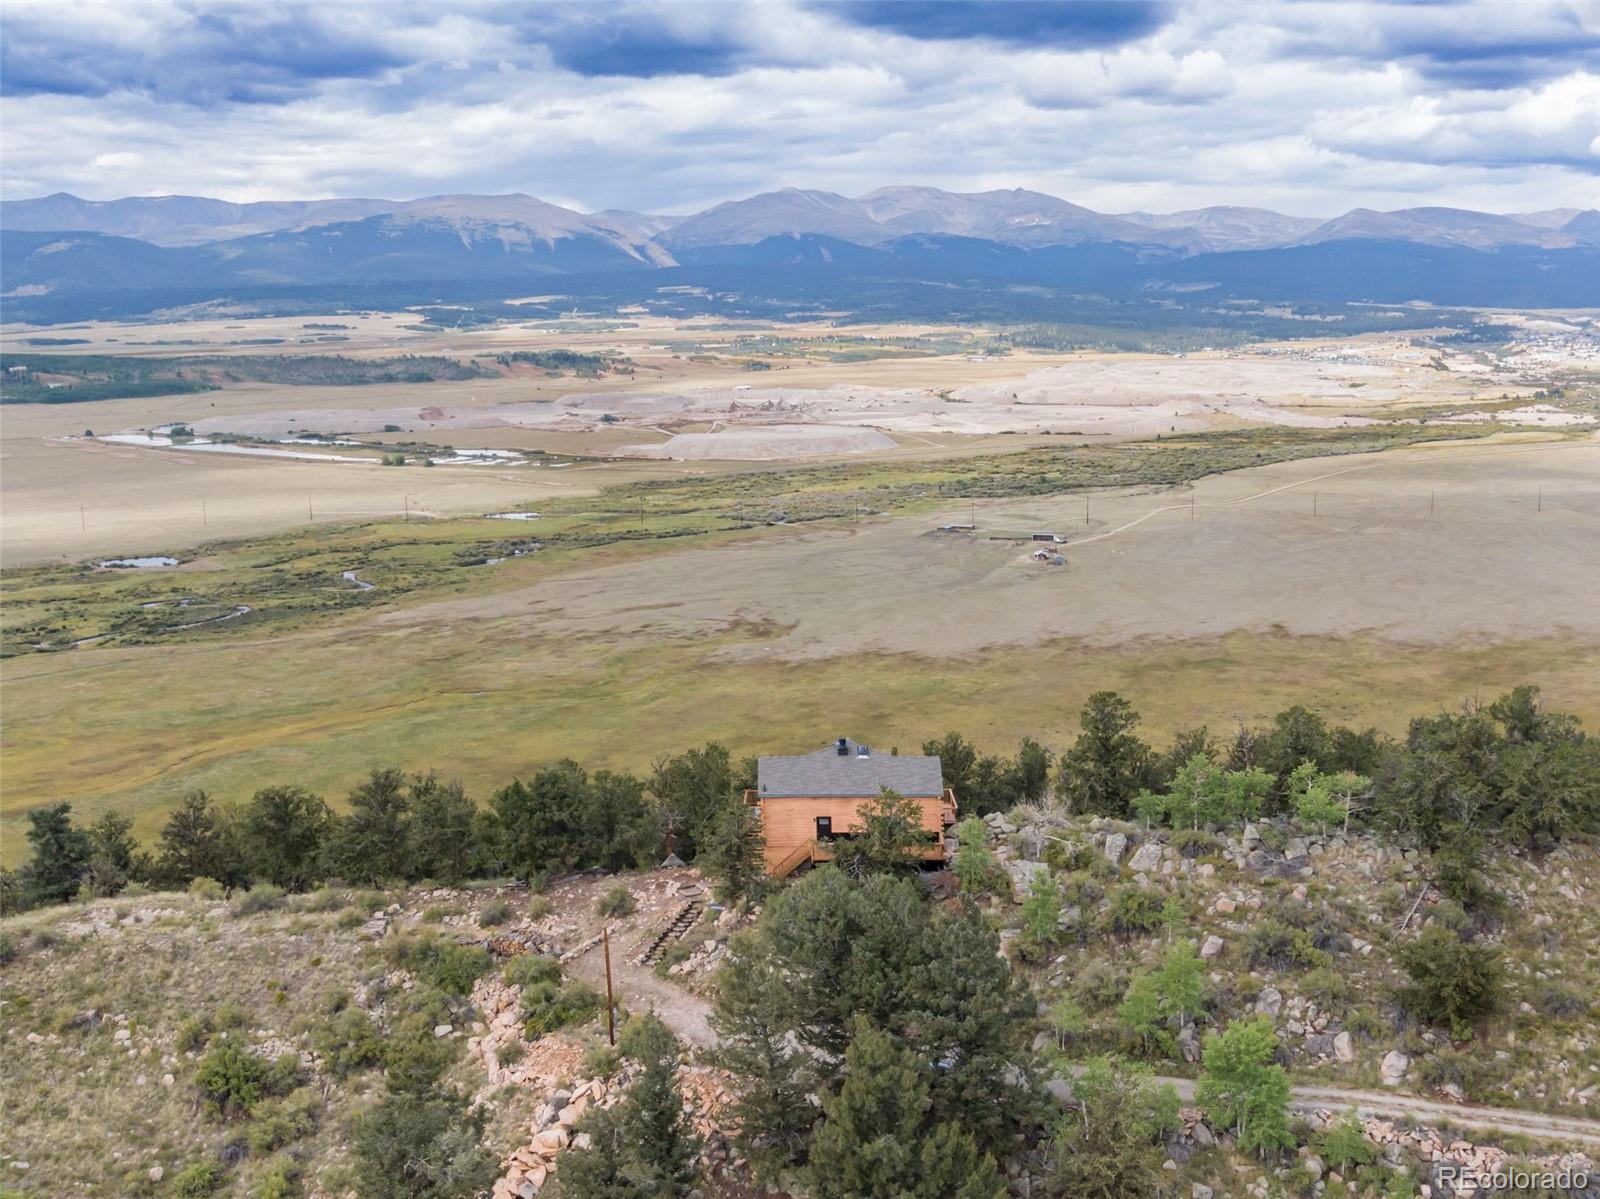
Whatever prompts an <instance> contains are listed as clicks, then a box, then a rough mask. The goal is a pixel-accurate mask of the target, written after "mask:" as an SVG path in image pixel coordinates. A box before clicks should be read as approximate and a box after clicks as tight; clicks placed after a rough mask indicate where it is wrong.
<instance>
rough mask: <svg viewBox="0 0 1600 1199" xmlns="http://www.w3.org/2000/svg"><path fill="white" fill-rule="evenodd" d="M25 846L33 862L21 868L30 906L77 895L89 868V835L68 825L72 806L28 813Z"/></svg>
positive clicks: (60, 805) (71, 824) (70, 823)
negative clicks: (31, 851)
mask: <svg viewBox="0 0 1600 1199" xmlns="http://www.w3.org/2000/svg"><path fill="white" fill-rule="evenodd" d="M28 844H29V845H30V846H32V847H33V859H32V860H31V861H30V862H29V863H28V865H27V866H26V867H25V870H26V880H27V881H26V883H25V887H26V889H27V890H28V892H29V893H30V899H31V901H32V902H34V903H65V902H66V901H67V900H69V899H71V898H72V897H73V896H74V895H76V894H77V893H78V885H79V883H80V882H81V881H82V879H83V875H84V871H86V870H87V869H88V868H89V857H90V854H91V852H92V849H93V847H92V845H91V844H90V841H89V834H88V833H86V832H84V831H83V830H82V829H80V828H75V827H74V826H73V823H72V805H71V804H69V803H58V804H52V805H50V806H49V807H43V808H34V809H33V810H31V811H30V812H29V813H28Z"/></svg>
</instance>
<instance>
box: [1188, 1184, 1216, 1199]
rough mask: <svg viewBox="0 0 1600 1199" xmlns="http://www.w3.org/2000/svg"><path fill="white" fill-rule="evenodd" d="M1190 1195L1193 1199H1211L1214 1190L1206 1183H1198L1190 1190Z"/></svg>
mask: <svg viewBox="0 0 1600 1199" xmlns="http://www.w3.org/2000/svg"><path fill="white" fill-rule="evenodd" d="M1189 1194H1190V1195H1191V1196H1192V1197H1193V1199H1211V1195H1212V1190H1211V1188H1210V1187H1208V1186H1207V1185H1206V1184H1205V1183H1203V1182H1197V1183H1195V1184H1194V1185H1193V1186H1191V1187H1190V1188H1189Z"/></svg>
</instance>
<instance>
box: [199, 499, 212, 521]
mask: <svg viewBox="0 0 1600 1199" xmlns="http://www.w3.org/2000/svg"><path fill="white" fill-rule="evenodd" d="M200 523H201V524H202V525H208V524H210V523H211V522H210V521H209V520H207V519H206V497H205V496H201V497H200Z"/></svg>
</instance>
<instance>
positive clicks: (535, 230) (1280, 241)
mask: <svg viewBox="0 0 1600 1199" xmlns="http://www.w3.org/2000/svg"><path fill="white" fill-rule="evenodd" d="M1356 243H1363V244H1364V247H1365V248H1362V247H1361V246H1358V245H1357V244H1356ZM1328 246H1331V247H1336V249H1337V252H1335V253H1332V254H1328V255H1321V256H1315V255H1313V256H1311V257H1309V258H1308V257H1307V255H1306V253H1305V252H1306V251H1307V250H1309V249H1311V248H1314V247H1328ZM1380 246H1381V247H1388V249H1387V250H1384V251H1383V252H1375V249H1374V248H1375V247H1380ZM1441 253H1442V254H1444V255H1446V257H1445V258H1441V257H1440V254H1441ZM1475 255H1476V256H1489V259H1493V261H1489V260H1486V261H1484V262H1478V261H1476V259H1475V258H1474V257H1473V256H1475ZM1386 256H1387V257H1388V258H1391V259H1393V261H1394V262H1395V264H1396V269H1395V270H1393V271H1389V272H1386V271H1384V270H1383V267H1382V264H1383V262H1384V261H1385V258H1386ZM1307 262H1317V263H1320V264H1324V265H1325V266H1330V267H1336V268H1338V270H1339V271H1340V272H1342V275H1341V278H1342V277H1343V276H1347V275H1349V274H1350V272H1349V269H1348V265H1349V263H1350V262H1359V263H1361V264H1364V265H1363V270H1365V269H1366V266H1367V265H1376V267H1377V270H1376V271H1375V272H1374V273H1372V274H1371V276H1370V280H1369V279H1368V277H1367V276H1365V275H1358V276H1357V277H1355V278H1353V279H1348V280H1347V281H1345V282H1343V283H1340V285H1339V286H1338V287H1337V288H1335V291H1336V292H1337V293H1338V294H1337V295H1333V296H1332V298H1337V299H1342V300H1345V301H1352V300H1376V301H1381V302H1386V303H1395V302H1404V301H1408V300H1423V301H1432V302H1448V303H1497V302H1498V303H1509V302H1511V301H1510V299H1509V298H1504V297H1498V296H1497V295H1495V294H1493V293H1494V288H1493V280H1494V278H1495V274H1496V270H1497V269H1500V268H1503V269H1504V270H1505V271H1506V272H1509V274H1508V275H1507V278H1508V280H1509V281H1510V282H1512V283H1513V284H1515V285H1516V286H1514V287H1512V288H1511V290H1514V291H1517V292H1518V294H1524V293H1526V294H1528V295H1532V297H1533V302H1538V303H1547V304H1550V305H1562V304H1571V303H1573V302H1574V297H1576V300H1577V301H1578V302H1584V303H1593V302H1600V295H1594V296H1592V298H1591V294H1592V292H1593V290H1594V289H1593V287H1592V286H1590V287H1589V288H1587V289H1586V288H1584V287H1583V286H1582V281H1583V280H1584V279H1593V278H1594V277H1596V271H1595V270H1594V268H1595V266H1596V264H1597V263H1600V211H1596V210H1592V209H1591V210H1579V209H1555V210H1550V211H1546V212H1536V213H1513V214H1508V215H1498V214H1493V213H1484V212H1473V211H1469V210H1465V209H1454V208H1410V209H1402V210H1399V211H1395V212H1376V211H1373V210H1370V209H1360V208H1358V209H1354V210H1352V211H1350V212H1347V213H1344V214H1342V215H1340V216H1337V217H1333V218H1331V219H1327V220H1323V219H1318V218H1310V217H1297V216H1287V215H1284V214H1282V213H1277V212H1272V211H1270V210H1267V209H1261V208H1245V207H1213V208H1201V209H1195V210H1190V211H1185V212H1176V213H1166V214H1159V213H1146V212H1127V213H1118V214H1110V213H1101V212H1096V211H1094V210H1092V209H1089V208H1085V207H1083V206H1081V205H1078V204H1073V203H1071V202H1069V201H1067V200H1063V199H1060V198H1058V197H1055V196H1050V195H1045V194H1043V193H1041V192H1034V191H1026V190H1021V189H1013V190H1000V191H987V192H977V193H957V192H948V191H942V190H940V189H938V188H931V187H886V188H881V189H879V190H877V191H873V192H869V193H867V194H866V195H863V196H857V197H854V198H851V197H847V196H841V195H837V194H834V193H832V192H825V191H812V190H802V189H797V188H785V189H783V190H780V191H773V192H764V193H761V194H759V195H755V196H751V197H749V198H748V199H743V200H734V201H729V202H727V203H724V204H718V205H716V206H714V207H712V208H708V209H706V210H705V211H703V212H697V213H693V214H690V215H686V216H663V215H652V214H646V213H635V212H622V211H605V212H594V213H583V212H577V211H575V210H573V209H570V208H564V207H561V206H559V205H556V204H551V203H547V202H546V201H543V200H539V199H536V198H534V197H532V196H526V195H520V194H517V195H500V196H475V195H447V196H433V197H428V198H425V199H418V200H406V201H389V200H376V199H363V198H349V199H325V200H290V201H274V202H263V203H250V204H235V203H230V202H227V201H223V200H215V199H209V198H206V197H198V196H156V197H128V198H124V199H120V200H108V201H92V200H83V199H80V198H79V197H77V196H72V195H68V194H66V193H58V194H56V195H52V196H45V197H42V198H39V199H31V200H8V201H4V202H0V275H3V279H0V289H3V298H4V299H5V300H6V304H7V308H8V309H9V310H10V316H11V318H12V319H24V320H26V319H31V317H30V315H29V314H30V312H31V311H32V310H33V308H36V307H37V305H32V304H30V303H29V302H28V301H30V300H37V299H38V298H39V297H51V298H52V300H51V302H52V303H54V302H55V301H59V300H60V299H62V298H63V297H67V296H82V297H85V298H86V299H87V296H88V295H90V294H103V293H106V292H119V293H139V292H149V291H153V290H161V291H164V292H173V291H174V290H175V289H176V290H177V291H179V292H183V293H185V294H189V293H193V295H194V296H200V295H215V296H217V297H237V296H242V295H250V294H255V293H261V292H262V291H263V289H271V290H274V291H278V292H281V289H284V288H326V287H334V286H347V287H348V286H364V287H370V286H378V285H388V286H403V287H411V288H415V287H419V286H424V285H437V284H444V283H449V284H453V285H481V286H483V287H485V288H488V289H489V290H490V291H496V290H502V289H504V288H507V287H509V288H512V289H513V291H514V289H515V285H516V284H517V282H518V281H527V280H529V279H531V278H536V277H540V276H550V275H568V276H583V277H595V276H606V275H611V274H614V273H617V272H639V271H646V272H656V271H669V272H673V273H674V275H675V276H682V278H674V280H673V282H674V283H684V282H689V283H693V282H695V281H696V272H702V273H703V272H704V271H705V270H707V269H712V268H751V267H761V268H772V267H780V266H788V267H798V266H805V267H808V268H812V269H814V270H818V271H824V272H831V273H832V274H834V275H836V276H839V277H844V276H853V275H859V274H861V273H863V272H865V273H867V274H878V275H884V274H887V275H890V276H894V277H896V278H905V277H908V276H918V275H920V276H927V277H928V278H937V279H941V280H943V279H950V278H965V277H976V278H982V279H986V280H991V281H1012V282H1017V281H1026V282H1028V283H1030V284H1042V285H1068V284H1070V285H1074V286H1080V287H1081V286H1083V285H1084V284H1086V283H1087V284H1093V285H1095V286H1097V287H1099V288H1102V289H1109V290H1110V291H1117V290H1118V289H1119V288H1120V289H1122V290H1128V289H1136V290H1140V291H1143V292H1146V293H1148V292H1150V291H1151V290H1155V291H1163V290H1164V291H1166V292H1167V293H1168V295H1169V296H1170V295H1181V294H1183V293H1185V292H1187V291H1195V290H1198V291H1206V290H1208V289H1215V288H1216V287H1217V286H1223V288H1224V290H1223V291H1222V292H1221V293H1219V294H1221V295H1229V296H1232V295H1238V294H1241V293H1239V292H1238V290H1237V289H1230V287H1229V285H1228V283H1227V281H1228V280H1229V279H1233V278H1236V277H1247V278H1249V279H1250V280H1252V282H1251V283H1250V286H1249V289H1248V294H1249V295H1252V296H1255V297H1256V298H1259V299H1263V300H1267V299H1270V300H1290V301H1292V300H1293V299H1294V298H1295V297H1296V295H1297V294H1299V292H1300V291H1301V290H1303V289H1304V288H1305V287H1306V286H1307V281H1306V280H1305V279H1304V278H1303V277H1301V275H1300V274H1299V272H1302V271H1303V270H1304V269H1305V264H1306V263H1307ZM1445 262H1448V263H1449V266H1448V268H1444V273H1445V274H1449V275H1451V276H1452V277H1456V276H1460V275H1461V273H1462V272H1463V271H1464V272H1465V273H1466V274H1467V275H1470V276H1471V277H1473V278H1478V279H1482V280H1486V281H1487V291H1486V292H1485V293H1484V294H1482V295H1480V294H1479V291H1480V290H1482V289H1481V288H1480V289H1478V290H1472V289H1469V291H1467V292H1461V290H1460V289H1459V288H1457V289H1455V291H1453V292H1452V293H1451V295H1450V296H1448V297H1447V296H1445V295H1444V294H1443V293H1442V292H1440V291H1439V289H1438V288H1436V287H1434V286H1433V285H1432V283H1431V282H1430V271H1429V269H1428V268H1429V264H1430V263H1431V264H1435V266H1438V264H1442V263H1445ZM1152 272H1154V273H1152ZM1552 272H1553V273H1552ZM1219 280H1220V283H1219ZM1541 280H1542V281H1543V282H1544V283H1547V284H1549V286H1548V287H1546V288H1544V289H1543V290H1541V286H1540V284H1541ZM1402 281H1404V282H1402ZM607 286H610V285H609V284H608V285H607ZM1574 288H1576V290H1574ZM408 294H409V293H408ZM1463 296H1465V298H1463ZM1522 302H1524V303H1526V302H1529V301H1528V300H1526V299H1524V300H1523V301H1522ZM119 303H121V304H122V305H123V307H127V306H128V305H129V304H130V303H131V304H133V306H134V307H135V308H136V307H137V302H136V301H129V300H123V301H119ZM82 306H83V305H79V307H82ZM57 310H58V309H57ZM74 311H75V309H74Z"/></svg>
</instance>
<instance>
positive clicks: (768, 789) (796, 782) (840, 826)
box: [744, 737, 956, 878]
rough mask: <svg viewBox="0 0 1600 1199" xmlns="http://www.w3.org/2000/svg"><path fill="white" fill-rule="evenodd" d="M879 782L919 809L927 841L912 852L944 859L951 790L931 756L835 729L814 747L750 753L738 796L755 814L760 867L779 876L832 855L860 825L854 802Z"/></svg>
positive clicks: (872, 795) (952, 810) (876, 789)
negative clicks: (890, 750) (880, 747)
mask: <svg viewBox="0 0 1600 1199" xmlns="http://www.w3.org/2000/svg"><path fill="white" fill-rule="evenodd" d="M885 787H887V788H888V789H889V790H891V791H894V792H897V793H898V794H900V795H903V796H905V798H907V799H909V800H911V801H912V802H913V803H914V804H916V806H917V808H918V810H919V811H920V812H921V825H922V830H923V832H924V833H925V834H926V835H927V844H926V845H925V846H924V847H923V848H922V849H921V850H920V851H919V853H918V856H919V857H921V858H922V859H923V860H924V861H943V860H944V834H945V831H946V830H947V829H948V828H949V827H950V826H951V825H953V824H954V823H955V822H956V796H955V792H954V791H952V790H950V789H949V788H948V787H946V786H945V785H944V773H943V771H942V769H941V768H940V764H939V759H938V758H937V757H927V756H923V755H920V754H915V755H912V754H908V755H904V756H902V755H897V754H883V753H877V752H874V751H873V750H871V749H870V748H868V747H867V746H865V745H862V744H861V743H860V742H857V741H852V740H850V738H848V737H840V738H839V739H838V740H837V741H835V742H834V743H833V744H832V745H829V746H827V747H826V748H824V749H819V750H817V751H815V752H814V753H809V754H793V755H788V756H769V757H763V758H759V759H757V766H756V786H755V788H754V790H750V791H746V792H745V793H744V796H745V803H747V804H748V805H750V807H752V808H753V809H755V811H756V813H757V815H758V817H759V819H760V821H761V831H762V835H763V836H764V837H765V838H766V863H767V872H768V873H769V874H771V875H773V876H774V877H775V878H784V877H785V876H787V875H789V874H792V873H793V872H794V871H795V870H797V869H798V868H799V867H800V866H802V865H804V864H805V863H807V862H826V861H830V860H832V859H833V857H834V856H835V854H836V852H837V849H838V842H839V841H841V840H848V839H849V838H850V837H852V836H855V835H856V834H858V833H859V832H860V831H861V827H862V824H861V815H860V811H859V809H860V807H861V805H862V804H864V803H867V802H868V801H870V800H875V799H877V798H878V796H879V795H880V794H882V792H883V789H884V788H885Z"/></svg>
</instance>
